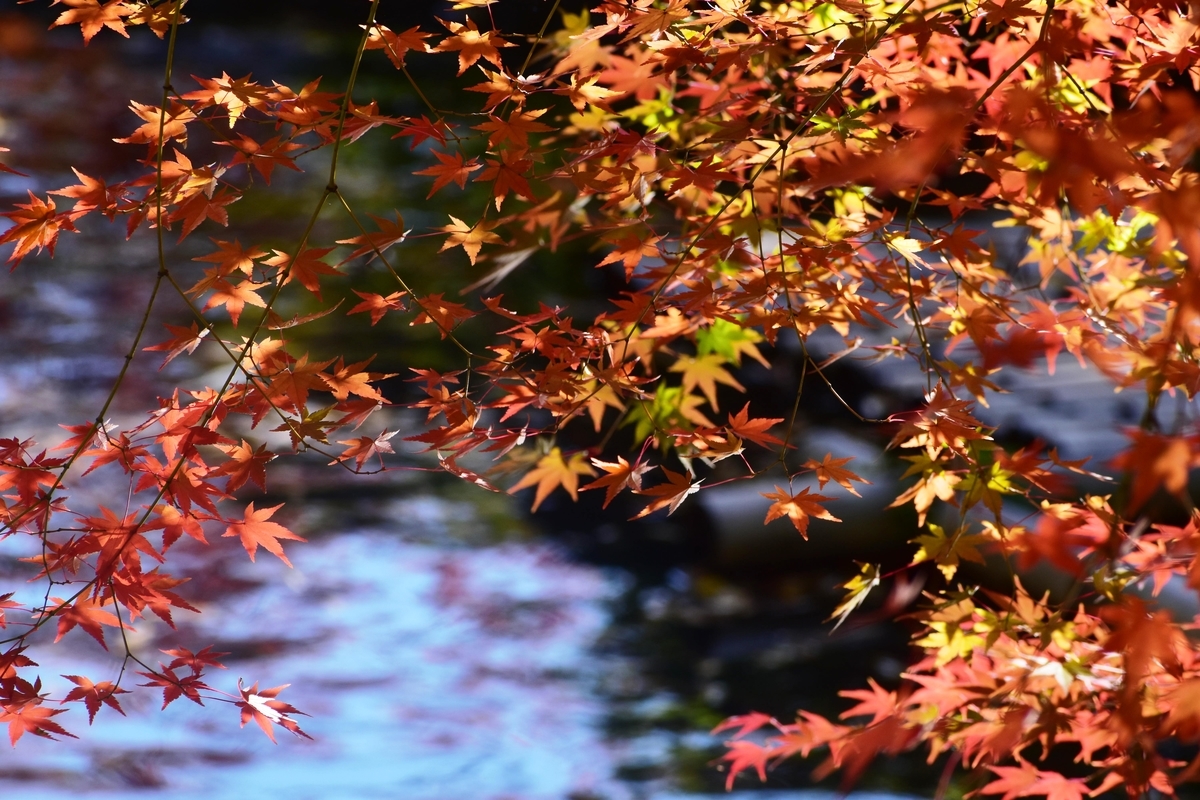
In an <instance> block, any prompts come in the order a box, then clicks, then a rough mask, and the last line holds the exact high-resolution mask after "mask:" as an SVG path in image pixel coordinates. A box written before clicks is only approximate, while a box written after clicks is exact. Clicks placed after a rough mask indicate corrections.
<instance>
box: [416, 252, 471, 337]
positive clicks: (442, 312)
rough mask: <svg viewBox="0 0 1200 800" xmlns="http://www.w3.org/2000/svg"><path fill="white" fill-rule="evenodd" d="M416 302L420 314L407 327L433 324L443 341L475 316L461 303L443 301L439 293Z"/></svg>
mask: <svg viewBox="0 0 1200 800" xmlns="http://www.w3.org/2000/svg"><path fill="white" fill-rule="evenodd" d="M443 249H444V248H443ZM416 302H417V305H418V306H420V308H421V313H420V314H418V315H417V316H416V317H415V318H414V319H413V321H412V322H410V323H409V325H410V326H411V325H422V324H425V323H433V324H434V325H437V326H438V330H439V331H441V334H442V338H443V339H445V338H446V336H447V335H448V334H449V333H450V331H452V330H454V329H455V328H456V327H458V324H459V323H460V322H463V321H465V320H468V319H470V318H471V317H473V316H475V312H474V311H471V310H470V309H469V308H467V307H466V306H464V305H462V304H461V303H452V302H450V301H449V300H445V299H443V298H442V293H441V292H438V293H437V294H431V295H429V296H427V297H421V298H418V299H417V301H416Z"/></svg>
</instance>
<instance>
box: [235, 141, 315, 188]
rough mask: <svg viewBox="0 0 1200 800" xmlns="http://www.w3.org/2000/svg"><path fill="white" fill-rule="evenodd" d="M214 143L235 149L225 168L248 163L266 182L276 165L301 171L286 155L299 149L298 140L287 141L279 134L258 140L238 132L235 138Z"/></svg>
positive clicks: (301, 146)
mask: <svg viewBox="0 0 1200 800" xmlns="http://www.w3.org/2000/svg"><path fill="white" fill-rule="evenodd" d="M215 144H219V145H224V146H227V147H232V148H233V149H234V150H235V151H236V152H234V154H233V158H232V159H230V160H229V163H228V164H227V165H226V167H227V168H232V167H236V166H238V165H239V164H249V165H250V166H252V167H254V169H256V170H258V174H259V175H262V176H263V180H265V181H266V182H267V183H268V184H270V183H271V175H273V174H274V173H275V167H276V166H283V167H287V168H288V169H290V170H292V171H294V172H302V171H303V170H301V169H300V167H298V166H297V165H296V162H295V160H293V159H292V158H291V157H290V156H288V153H291V152H294V151H296V150H300V149H302V148H303V146H304V145H302V144H300V143H299V142H291V141H287V140H285V139H284V138H283V137H281V136H276V137H274V138H271V139H268V140H267V141H265V142H260V141H258V140H257V139H252V138H250V137H249V136H247V135H246V134H244V133H239V134H238V138H237V139H227V140H224V141H220V142H216V143H215Z"/></svg>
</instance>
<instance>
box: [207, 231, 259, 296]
mask: <svg viewBox="0 0 1200 800" xmlns="http://www.w3.org/2000/svg"><path fill="white" fill-rule="evenodd" d="M212 243H213V244H215V245H216V246H217V250H216V252H215V253H209V254H208V255H206V256H197V257H196V258H193V259H192V260H193V261H205V262H208V263H210V264H216V265H217V266H216V268H215V270H214V272H213V274H214V276H215V277H217V278H224V277H227V276H229V275H232V274H233V273H235V272H241V273H242V274H243V275H246V276H247V277H248V276H250V275H251V274H252V273H253V272H254V266H255V262H257V261H259V260H261V259H262V258H264V257H266V255H267V254H266V253H265V252H263V251H262V250H259V249H258V248H257V247H252V248H250V249H249V250H247V249H245V248H244V247H242V243H241V242H239V241H238V240H237V239H234V240H233V241H232V242H226V241H222V240H220V239H213V240H212ZM206 272H207V270H206ZM200 286H201V284H196V286H193V287H192V288H191V289H189V290H188V292H189V294H190V293H192V292H195V291H197V288H198V287H200ZM206 288H207V287H206Z"/></svg>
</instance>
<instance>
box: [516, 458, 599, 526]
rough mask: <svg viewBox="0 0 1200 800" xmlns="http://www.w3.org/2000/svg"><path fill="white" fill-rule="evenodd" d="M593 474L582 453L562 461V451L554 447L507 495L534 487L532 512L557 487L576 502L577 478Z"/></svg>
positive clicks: (577, 495)
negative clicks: (535, 487)
mask: <svg viewBox="0 0 1200 800" xmlns="http://www.w3.org/2000/svg"><path fill="white" fill-rule="evenodd" d="M595 474H596V472H595V470H593V469H592V468H591V466H589V465H588V463H587V459H586V457H585V456H584V454H583V453H576V454H575V455H573V456H571V457H570V458H567V459H564V458H563V454H562V450H560V449H559V448H557V447H556V448H554V449H553V450H551V451H550V452H549V453H548V454H546V455H544V456H542V458H541V460H539V461H538V463H537V466H536V467H534V468H533V469H531V470H529V472H527V473H525V477H523V478H521V480H520V481H519V482H518V483H517V484H516V485H515V486H513V487H512V488H511V489H509V490H508V493H509V494H514V493H516V492H519V491H521V490H522V489H528V488H529V487H530V486H535V485H536V486H537V492H536V493H535V494H534V498H533V509H532V510H533V511H537V510H538V506H540V505H541V504H542V501H543V500H545V499H546V498H547V497H549V495H550V493H551V492H553V491H554V490H555V489H557V488H558V487H559V486H561V487H562V488H564V489H566V490H567V494H569V495H571V499H572V500H578V499H579V476H580V475H595Z"/></svg>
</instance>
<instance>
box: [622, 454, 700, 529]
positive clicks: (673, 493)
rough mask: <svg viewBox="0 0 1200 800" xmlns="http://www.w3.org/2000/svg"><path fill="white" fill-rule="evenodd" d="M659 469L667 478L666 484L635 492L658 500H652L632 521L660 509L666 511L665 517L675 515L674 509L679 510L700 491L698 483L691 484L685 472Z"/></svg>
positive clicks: (689, 477)
mask: <svg viewBox="0 0 1200 800" xmlns="http://www.w3.org/2000/svg"><path fill="white" fill-rule="evenodd" d="M660 469H661V470H662V471H663V474H664V475H666V476H667V482H666V483H660V484H658V485H657V486H651V487H650V488H648V489H641V490H638V491H637V494H643V495H647V496H649V497H655V498H658V499H656V500H652V501H651V502H650V503H649V504H648V505H647V506H646V507H645V508H643V509H642V510H641V511H639V512H638V514H637V516H635V517H634V519H641V518H642V517H645V516H647V515H649V514H653V513H654V512H655V511H658V510H659V509H661V508H665V509H667V516H670V515H671V514H674V513H675V509H677V508H679V506H680V504H681V503H683V501H684V500H686V499H688V497H690V496H691V495H693V494H695V493H696V492H698V491H700V481H696V482H695V483H692V479H691V476H689V475H688V474H687V473H686V472H672V471H671V470H669V469H667V468H666V467H660Z"/></svg>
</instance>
